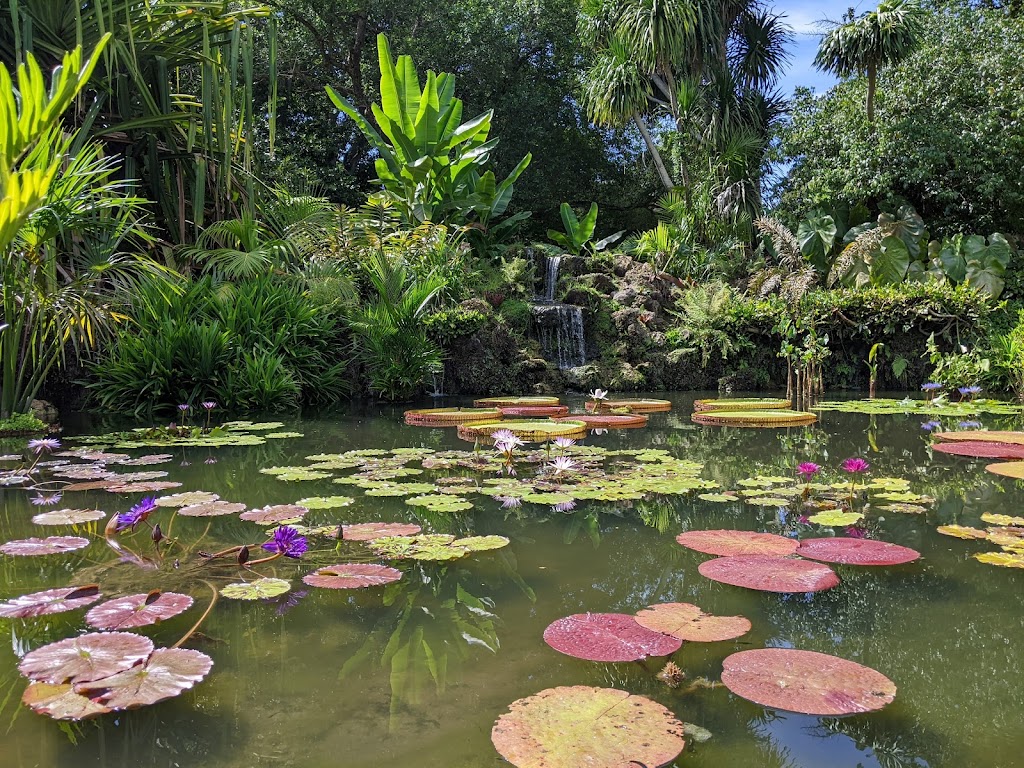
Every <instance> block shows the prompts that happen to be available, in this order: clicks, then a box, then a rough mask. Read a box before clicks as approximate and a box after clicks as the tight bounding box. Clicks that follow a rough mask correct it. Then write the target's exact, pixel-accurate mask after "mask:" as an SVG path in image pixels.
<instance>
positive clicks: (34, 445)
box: [28, 437, 60, 456]
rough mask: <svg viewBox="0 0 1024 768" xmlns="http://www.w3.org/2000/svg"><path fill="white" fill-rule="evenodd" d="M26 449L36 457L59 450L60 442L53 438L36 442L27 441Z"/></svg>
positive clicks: (44, 438)
mask: <svg viewBox="0 0 1024 768" xmlns="http://www.w3.org/2000/svg"><path fill="white" fill-rule="evenodd" d="M28 449H29V450H30V451H32V452H33V453H35V454H36V455H37V456H38V455H39V454H40V453H53V452H54V451H57V450H60V440H57V439H56V438H53V437H43V438H40V439H38V440H29V441H28Z"/></svg>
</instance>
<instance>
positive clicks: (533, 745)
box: [491, 685, 686, 768]
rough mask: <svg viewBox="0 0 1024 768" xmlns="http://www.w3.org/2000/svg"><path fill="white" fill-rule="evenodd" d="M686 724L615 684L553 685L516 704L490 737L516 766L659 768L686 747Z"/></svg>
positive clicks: (524, 767) (651, 702) (544, 767)
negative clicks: (608, 686)
mask: <svg viewBox="0 0 1024 768" xmlns="http://www.w3.org/2000/svg"><path fill="white" fill-rule="evenodd" d="M682 734H683V724H682V723H680V722H679V721H678V720H676V718H675V717H674V716H673V715H672V713H671V712H670V711H669V710H667V709H666V708H665V707H663V706H661V705H660V704H658V703H656V702H653V701H651V700H650V699H647V698H644V697H643V696H635V695H633V694H630V693H627V692H626V691H620V690H617V689H615V688H591V687H589V686H584V685H574V686H564V687H560V688H549V689H548V690H546V691H541V692H540V693H537V694H535V695H533V696H530V697H529V698H525V699H520V700H519V701H516V702H513V704H512V705H511V706H510V707H509V711H508V712H507V713H505V714H503V715H502V716H501V717H499V718H498V720H497V722H495V724H494V728H493V729H492V730H491V741H492V742H493V744H494V747H495V749H497V750H498V752H499V754H501V756H502V757H503V758H505V760H507V761H508V762H509V763H511V764H512V765H514V766H516V767H517V768H583V767H584V766H585V767H586V768H633V767H634V766H645V767H649V768H657V766H663V765H668V764H669V763H670V762H672V760H674V759H675V758H676V756H677V755H679V753H680V752H682V751H683V747H684V746H686V741H685V739H683V736H682Z"/></svg>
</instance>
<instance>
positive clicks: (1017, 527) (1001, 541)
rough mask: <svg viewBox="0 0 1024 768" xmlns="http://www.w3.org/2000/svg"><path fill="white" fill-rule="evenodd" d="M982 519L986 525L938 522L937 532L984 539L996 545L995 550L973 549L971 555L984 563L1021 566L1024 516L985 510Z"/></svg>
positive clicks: (1010, 566) (970, 538)
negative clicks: (995, 513)
mask: <svg viewBox="0 0 1024 768" xmlns="http://www.w3.org/2000/svg"><path fill="white" fill-rule="evenodd" d="M981 521H982V522H984V523H988V527H986V528H984V529H981V528H973V527H970V526H965V525H940V526H939V528H938V531H939V533H941V534H943V535H945V536H954V537H956V538H958V539H969V540H975V541H987V542H989V543H990V544H995V545H996V546H997V547H999V549H1000V551H998V552H976V553H974V555H972V557H974V559H975V560H977V561H979V562H981V563H985V564H987V565H998V566H1000V567H1003V568H1024V517H1015V516H1011V515H994V514H991V513H988V512H986V513H985V514H983V515H982V516H981Z"/></svg>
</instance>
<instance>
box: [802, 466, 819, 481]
mask: <svg viewBox="0 0 1024 768" xmlns="http://www.w3.org/2000/svg"><path fill="white" fill-rule="evenodd" d="M819 472H821V466H820V465H818V464H815V463H814V462H813V461H805V462H803V463H801V464H797V465H796V473H797V474H798V475H800V477H802V478H803V479H804V480H807V481H810V479H811V478H812V477H814V476H815V475H816V474H818V473H819Z"/></svg>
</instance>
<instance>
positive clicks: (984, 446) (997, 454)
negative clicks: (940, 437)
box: [932, 440, 1024, 461]
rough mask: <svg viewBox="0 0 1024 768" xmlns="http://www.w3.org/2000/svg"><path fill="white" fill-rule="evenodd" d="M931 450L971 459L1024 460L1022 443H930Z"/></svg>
mask: <svg viewBox="0 0 1024 768" xmlns="http://www.w3.org/2000/svg"><path fill="white" fill-rule="evenodd" d="M932 450H933V451H937V452H938V453H945V454H949V455H950V456H966V457H968V458H972V459H1006V460H1008V461H1022V460H1024V443H1010V442H1002V441H996V440H962V441H958V442H948V443H932Z"/></svg>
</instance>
